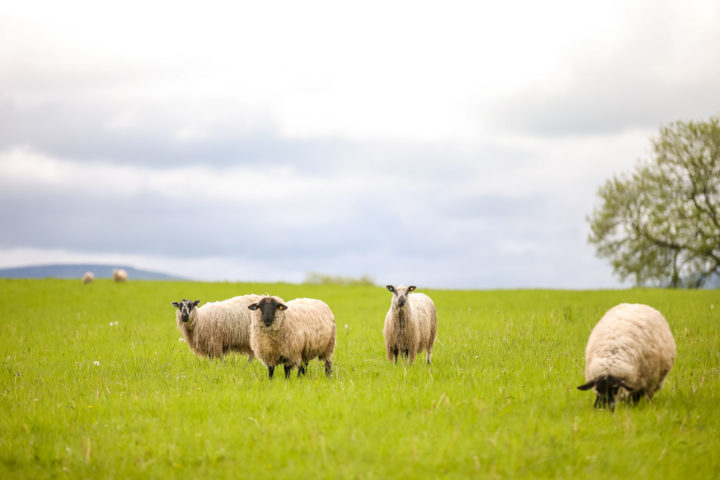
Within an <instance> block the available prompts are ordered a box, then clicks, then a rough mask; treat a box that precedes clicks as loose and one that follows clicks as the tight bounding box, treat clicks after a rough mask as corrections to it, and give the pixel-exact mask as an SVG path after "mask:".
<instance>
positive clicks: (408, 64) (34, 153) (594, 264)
mask: <svg viewBox="0 0 720 480" xmlns="http://www.w3.org/2000/svg"><path fill="white" fill-rule="evenodd" d="M718 55H720V3H718V2H717V1H698V0H689V1H684V2H674V1H608V2H602V3H601V4H598V3H593V4H591V3H588V2H577V1H547V2H534V1H512V0H511V1H506V2H477V1H473V2H456V1H443V2H422V1H411V2H398V1H392V0H390V1H388V0H383V1H381V2H374V1H362V2H337V1H327V2H325V1H305V2H294V1H288V2H285V1H274V2H240V1H232V2H220V1H214V0H203V1H202V2H199V1H198V2H177V1H173V2H164V1H153V2H147V1H146V0H143V1H132V0H131V1H123V2H94V1H75V0H66V1H63V2H50V1H34V0H24V1H23V2H4V3H3V4H2V5H0V225H2V228H1V229H0V268H4V267H16V266H24V265H37V264H44V263H111V264H118V265H131V266H134V267H136V268H143V269H149V270H157V271H161V272H165V273H170V274H175V275H179V276H181V277H184V278H192V279H198V280H208V281H215V280H230V281H289V282H300V281H302V280H303V279H304V278H305V276H306V275H307V274H308V273H309V272H320V273H323V274H329V275H341V276H346V277H358V276H361V275H369V276H370V277H372V278H373V279H374V280H375V281H376V282H377V283H378V284H381V285H384V284H386V283H393V284H397V283H404V284H415V285H417V286H418V287H432V288H619V287H623V286H627V285H626V284H623V283H621V282H620V281H619V279H618V278H617V277H615V276H614V275H613V273H612V269H611V267H610V265H609V262H608V261H607V260H604V259H600V258H596V256H595V252H594V248H593V247H592V245H590V244H588V242H587V236H588V232H589V227H588V224H587V220H586V216H587V215H589V214H590V213H591V212H592V210H593V208H595V207H596V206H597V205H598V202H599V199H598V197H597V190H598V188H599V187H600V186H601V185H602V184H603V183H604V182H605V181H606V180H607V179H609V178H611V177H612V176H613V175H617V174H620V173H623V172H629V171H631V170H632V168H633V167H634V166H635V165H636V164H637V162H638V160H640V159H645V158H649V156H650V155H651V139H652V138H653V136H654V135H656V134H657V132H658V129H659V128H660V127H661V126H663V125H667V124H668V123H670V122H673V121H677V120H704V119H707V118H708V117H710V116H711V115H716V114H718V113H719V112H720V62H719V61H718V58H719V57H718Z"/></svg>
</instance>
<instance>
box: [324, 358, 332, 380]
mask: <svg viewBox="0 0 720 480" xmlns="http://www.w3.org/2000/svg"><path fill="white" fill-rule="evenodd" d="M325 375H326V376H328V377H329V376H330V375H332V361H331V360H325Z"/></svg>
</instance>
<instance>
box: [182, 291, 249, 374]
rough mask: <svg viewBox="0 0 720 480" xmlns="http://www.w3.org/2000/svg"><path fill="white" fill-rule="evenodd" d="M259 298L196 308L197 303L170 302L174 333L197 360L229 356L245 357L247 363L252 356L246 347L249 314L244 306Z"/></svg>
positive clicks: (238, 299) (242, 297)
mask: <svg viewBox="0 0 720 480" xmlns="http://www.w3.org/2000/svg"><path fill="white" fill-rule="evenodd" d="M260 298H261V297H260V296H259V295H243V296H239V297H233V298H230V299H228V300H223V301H221V302H211V303H206V304H205V305H203V306H202V307H200V308H196V307H197V306H198V304H199V303H200V300H195V301H192V300H185V299H183V300H182V301H180V302H172V306H173V307H175V308H177V311H176V313H175V317H176V321H177V326H178V329H179V330H180V333H182V334H183V337H184V338H185V341H186V342H187V344H188V346H189V347H190V348H191V349H192V350H193V351H194V352H195V354H196V355H198V356H201V357H210V358H211V359H212V358H217V357H221V356H223V355H225V354H227V353H229V352H238V353H245V354H247V355H248V362H251V361H252V359H253V357H254V355H253V351H252V348H251V347H250V317H251V315H250V312H249V311H248V305H250V304H252V303H254V302H256V301H258V300H259V299H260Z"/></svg>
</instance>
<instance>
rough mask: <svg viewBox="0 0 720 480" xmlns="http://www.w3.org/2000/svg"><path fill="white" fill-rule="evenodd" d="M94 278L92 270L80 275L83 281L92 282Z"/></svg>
mask: <svg viewBox="0 0 720 480" xmlns="http://www.w3.org/2000/svg"><path fill="white" fill-rule="evenodd" d="M94 280H95V275H94V274H93V273H92V272H85V273H84V274H83V276H82V282H83V283H92V282H93V281H94Z"/></svg>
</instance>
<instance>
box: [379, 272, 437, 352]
mask: <svg viewBox="0 0 720 480" xmlns="http://www.w3.org/2000/svg"><path fill="white" fill-rule="evenodd" d="M386 288H387V289H388V290H390V291H391V292H392V293H393V297H392V303H391V304H390V310H388V312H387V315H386V316H385V328H384V329H383V336H384V337H385V351H386V353H387V358H388V360H390V361H395V363H397V361H398V356H399V355H400V354H404V355H405V356H406V357H407V358H408V359H409V360H410V365H412V363H413V361H414V360H415V355H417V354H418V353H420V352H421V351H423V350H426V351H427V363H428V365H430V361H431V358H432V349H433V344H434V343H435V335H436V334H437V310H436V309H435V304H434V303H433V301H432V300H431V299H430V297H428V296H427V295H425V294H424V293H414V294H412V295H410V292H413V291H414V290H415V286H410V287H405V286H404V285H398V286H397V287H393V286H392V285H388V286H387V287H386Z"/></svg>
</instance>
